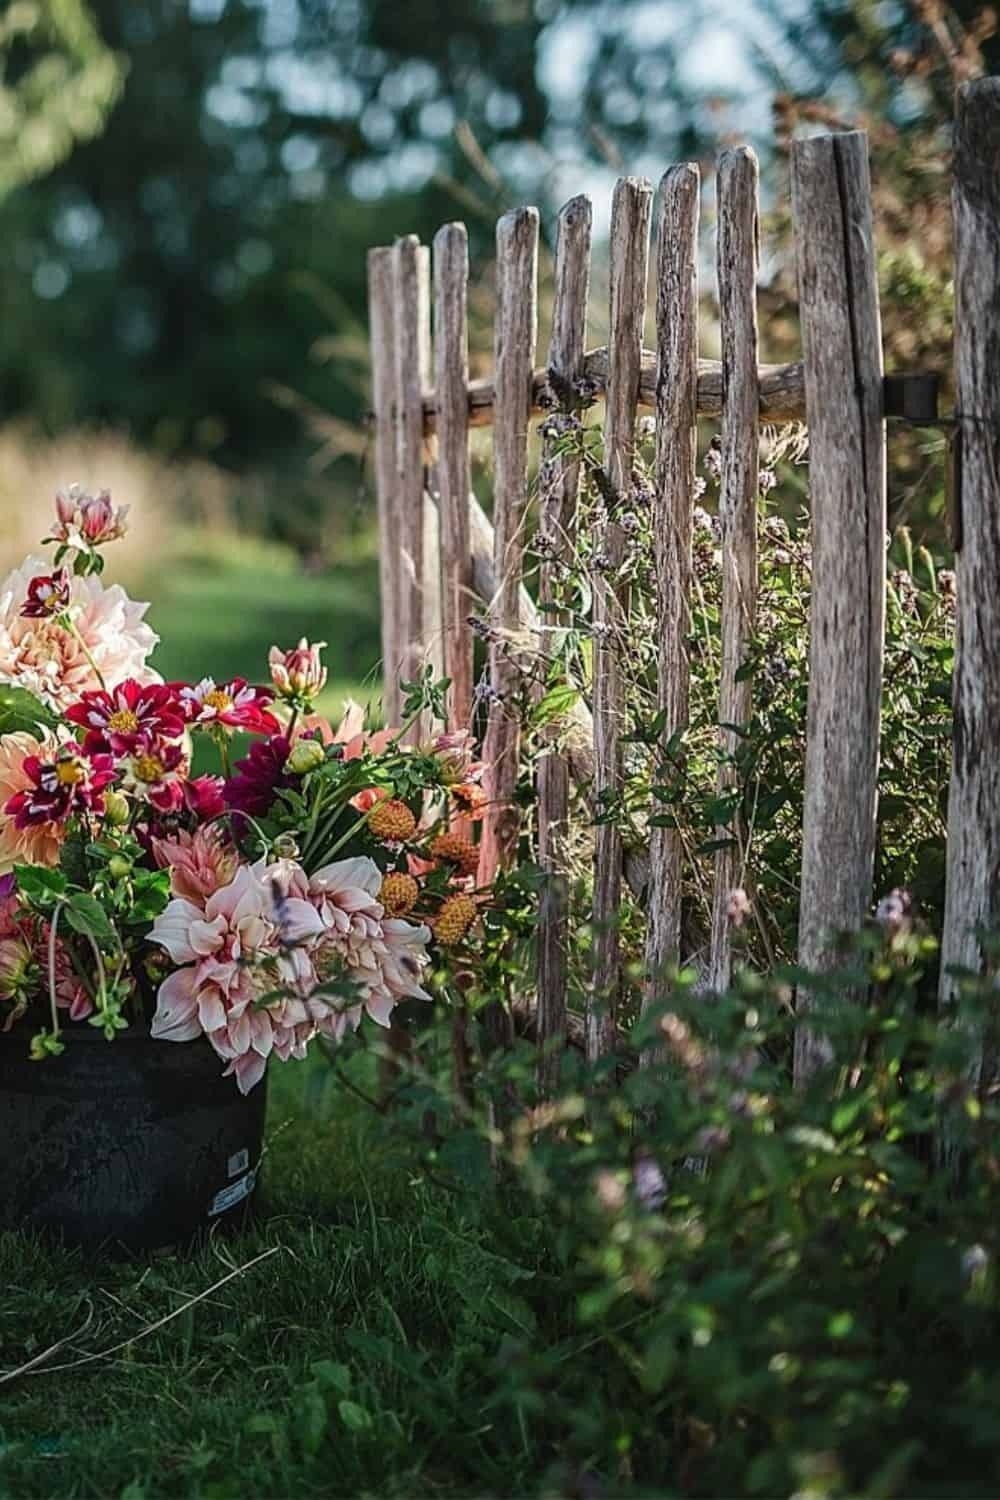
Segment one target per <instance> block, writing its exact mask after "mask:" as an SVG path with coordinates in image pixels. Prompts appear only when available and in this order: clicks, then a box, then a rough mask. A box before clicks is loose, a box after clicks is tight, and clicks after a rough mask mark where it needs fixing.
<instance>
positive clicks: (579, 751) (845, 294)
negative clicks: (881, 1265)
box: [369, 79, 1000, 1077]
mask: <svg viewBox="0 0 1000 1500" xmlns="http://www.w3.org/2000/svg"><path fill="white" fill-rule="evenodd" d="M757 176H758V174H757V163H756V160H755V158H754V155H753V153H752V152H751V151H749V150H748V149H745V148H736V149H731V150H727V151H725V152H724V153H723V154H722V156H721V158H720V161H719V164H718V176H717V204H718V235H717V273H718V296H719V309H720V323H721V339H722V359H721V362H718V363H716V362H713V361H710V360H702V359H699V357H698V264H699V262H698V231H699V201H700V180H699V171H698V168H697V167H696V166H694V165H692V164H683V165H679V166H674V167H671V168H670V169H669V170H668V171H667V172H666V174H665V175H664V177H663V179H662V182H661V184H660V190H659V204H658V212H657V215H656V218H657V231H656V260H655V284H656V306H655V326H656V348H655V351H652V352H650V351H647V350H645V349H644V348H643V343H642V332H643V323H644V317H645V312H646V306H645V301H646V289H647V280H648V275H647V272H648V262H649V247H650V228H651V220H652V217H653V212H652V210H653V193H652V189H651V187H650V185H649V184H648V183H647V182H645V181H643V180H640V179H636V178H631V177H626V178H623V179H622V180H621V181H620V182H619V183H618V185H617V187H616V189H615V193H614V199H613V206H612V217H611V232H610V307H609V332H608V343H607V347H606V348H602V349H597V350H593V351H591V352H587V351H586V326H587V301H588V283H589V268H590V251H591V208H590V203H589V201H588V200H587V199H586V198H583V197H580V198H574V199H573V200H572V201H571V202H570V203H568V204H567V205H566V206H565V208H564V209H563V210H562V212H561V214H560V215H559V222H558V238H557V245H556V253H555V271H554V301H553V306H552V326H551V332H550V339H549V345H548V354H547V364H546V366H545V367H544V368H542V369H537V368H536V365H537V362H538V361H537V356H536V338H537V321H538V315H537V290H536V288H537V270H538V266H537V262H538V237H539V218H538V213H537V211H536V210H535V209H532V208H521V209H516V210H514V211H513V212H511V213H508V214H506V215H505V216H504V217H503V218H502V219H501V220H500V221H499V223H498V225H497V237H496V250H497V254H496V275H497V286H496V314H495V367H494V373H493V378H492V379H491V380H479V381H474V382H470V380H469V373H468V332H467V285H468V247H467V237H466V231H465V228H464V226H463V225H461V224H448V225H446V226H445V227H444V228H443V229H441V230H440V231H439V233H438V234H437V236H436V237H435V240H434V246H433V256H432V257H431V256H430V255H429V254H428V251H427V249H426V248H425V247H423V246H421V245H419V244H418V242H417V241H416V239H415V238H413V237H412V236H411V237H408V238H405V239H402V240H400V241H398V242H397V243H396V244H395V245H394V246H392V247H391V248H380V249H375V250H372V251H371V252H370V256H369V289H370V308H371V337H372V356H373V359H372V363H373V377H374V378H373V388H374V389H373V402H374V415H375V460H376V464H375V469H376V484H377V494H378V508H379V521H380V528H381V552H380V556H381V567H382V599H383V657H384V663H385V681H386V690H385V691H386V705H385V706H386V715H387V719H388V720H389V721H390V722H393V721H397V720H398V712H399V696H398V691H399V690H398V686H397V684H398V679H399V677H400V676H401V675H403V676H406V675H410V674H411V673H412V671H413V669H414V667H415V666H417V665H419V663H420V662H421V661H423V660H426V659H428V658H431V659H434V660H435V661H436V662H437V663H438V664H440V665H441V666H443V668H444V671H445V672H446V673H447V675H448V676H449V677H450V678H451V681H452V688H451V694H450V714H451V720H452V724H453V725H454V726H465V725H468V724H469V722H470V716H471V714H472V709H473V632H472V630H471V629H470V626H469V623H468V617H469V614H470V608H471V606H472V603H473V601H474V600H480V601H484V602H485V603H486V604H487V605H488V608H489V612H490V624H491V626H492V627H493V630H492V632H491V635H492V638H493V641H494V644H493V645H492V647H491V649H490V657H489V676H490V686H491V687H492V689H493V690H494V691H493V693H492V694H491V695H490V706H489V714H488V723H487V728H486V740H485V759H486V761H487V763H488V772H487V775H488V785H487V791H488V798H489V807H488V813H487V817H486V819H485V823H484V828H483V835H482V844H481V864H480V876H481V878H482V880H483V881H484V882H485V881H487V880H489V879H491V878H492V876H493V875H494V873H495V872H496V870H497V869H499V868H502V867H503V866H504V865H506V864H508V863H509V862H510V861H511V859H512V858H513V856H514V852H515V848H516V844H517V840H518V833H519V819H518V812H517V808H516V806H515V805H514V797H513V794H514V788H515V780H516V775H517V765H518V748H519V744H518V741H519V733H520V731H519V725H518V720H517V718H516V716H515V715H513V714H511V713H510V712H506V711H505V707H504V700H505V697H506V696H508V695H509V693H510V690H511V689H512V687H514V686H515V681H514V679H515V678H516V674H517V670H518V669H517V666H516V663H515V661H514V659H513V657H512V654H511V652H510V651H509V650H508V649H507V646H506V642H507V641H509V639H510V638H511V637H512V636H514V635H523V634H524V632H531V633H533V634H534V636H535V638H536V639H537V642H538V649H539V650H540V651H541V652H542V653H546V652H547V651H548V650H550V649H551V648H550V641H551V633H552V632H553V631H556V630H558V629H559V627H560V625H561V624H562V623H563V621H562V620H561V619H560V618H559V616H558V614H557V613H555V612H554V610H553V605H554V603H555V601H556V597H557V596H556V590H555V576H556V569H557V568H558V567H559V564H560V562H561V560H562V559H561V558H560V555H559V549H560V548H561V547H568V546H569V543H570V540H571V538H572V536H573V531H574V526H575V509H576V499H577V488H578V474H577V472H576V467H575V465H574V463H573V462H572V461H571V460H563V459H560V458H559V457H558V455H553V454H549V455H548V456H547V461H548V464H549V466H550V467H549V472H550V473H551V472H552V469H553V466H555V471H556V473H557V481H558V482H556V483H554V484H548V485H547V486H546V487H545V489H544V491H543V495H542V498H541V501H540V504H541V507H542V510H543V514H542V515H541V516H540V524H541V526H542V528H543V529H544V531H545V533H546V534H547V536H549V537H551V538H554V539H556V550H555V552H554V553H552V554H550V555H549V556H548V557H543V559H542V563H541V568H540V578H539V585H538V605H536V604H535V603H534V602H533V600H532V599H531V597H529V595H528V593H527V592H526V590H525V588H524V585H523V581H522V573H523V565H524V550H525V540H524V539H525V531H526V521H527V519H528V513H529V505H530V503H531V496H530V491H529V482H528V436H529V427H530V423H531V421H532V419H533V417H534V416H535V415H536V414H537V413H539V412H540V410H541V407H540V400H541V398H542V393H543V391H544V390H545V389H546V388H548V386H549V383H550V380H551V382H552V384H553V385H555V386H556V387H557V388H558V387H559V385H560V383H561V382H566V381H570V382H572V381H576V380H579V379H581V378H589V380H590V381H591V382H593V385H594V387H595V389H596V390H597V391H598V392H599V393H600V395H601V396H602V397H603V400H604V403H605V415H604V453H605V460H604V462H605V470H606V474H607V479H608V481H609V493H614V494H617V495H623V494H625V493H626V492H627V491H628V489H629V487H630V484H631V476H632V460H633V445H634V441H635V438H634V434H635V428H636V418H637V413H638V410H639V408H640V407H651V408H652V409H653V411H654V413H655V425H656V444H655V475H656V483H655V520H654V547H655V572H656V581H657V594H658V622H659V640H658V643H657V649H658V706H659V710H660V721H661V722H662V729H661V733H662V742H663V746H664V748H665V747H666V746H667V745H668V743H669V742H670V740H671V738H672V737H673V736H674V735H675V734H676V733H677V732H678V731H680V730H682V729H683V728H684V726H685V721H686V716H687V710H688V663H687V656H686V648H685V641H686V637H687V634H688V624H689V611H690V598H691V588H692V576H691V570H692V564H691V547H692V512H693V506H694V497H695V492H696V486H695V461H696V439H697V424H698V420H699V418H702V417H710V418H714V419H716V420H717V421H718V422H719V424H720V441H721V462H722V473H721V486H720V516H721V528H722V543H721V554H722V567H723V603H722V619H721V636H722V676H721V688H720V701H719V723H720V726H727V727H725V728H720V736H721V738H722V740H723V743H724V744H727V743H728V745H729V746H730V747H732V745H733V744H734V742H735V736H736V734H737V733H738V729H739V726H741V725H744V724H746V723H747V722H748V721H749V719H750V716H751V712H752V699H751V692H752V684H751V682H750V680H749V678H747V677H746V676H744V674H742V673H741V672H740V667H741V665H742V663H743V662H744V660H745V659H746V655H747V651H748V648H749V645H750V642H751V638H752V636H753V632H754V622H755V607H756V597H757V495H758V430H759V424H760V423H761V422H767V423H782V422H787V421H790V420H801V419H802V418H805V420H806V421H807V424H808V430H809V469H810V476H809V477H810V508H811V541H812V556H813V562H812V569H813V583H812V604H811V628H810V655H809V704H808V726H807V751H806V764H805V788H804V809H805V810H804V825H803V853H802V871H801V919H800V930H799V959H800V962H801V963H802V964H803V965H804V966H807V967H810V968H818V969H822V968H823V967H824V966H827V965H828V964H829V963H830V961H831V956H832V953H833V945H832V937H833V935H834V934H836V933H840V932H843V931H850V930H855V929H857V928H858V927H859V926H860V925H861V923H862V921H863V920H864V919H865V916H866V914H867V913H868V912H869V911H870V909H871V902H872V895H873V893H872V878H873V858H874V848H875V822H876V784H877V774H878V756H879V724H880V707H881V696H882V661H883V638H884V616H885V592H886V546H887V535H886V492H885V441H886V439H885V416H886V410H887V407H886V401H885V392H886V390H887V389H888V385H887V383H886V382H884V380H883V369H882V347H881V335H880V315H879V298H878V287H877V279H876V264H875V251H874V229H873V222H872V218H873V216H872V204H871V193H870V185H869V169H868V153H867V139H866V137H865V135H864V134H863V133H860V132H853V133H846V134H835V135H818V136H814V137H812V138H809V139H804V140H800V141H798V142H796V143H795V145H794V147H793V152H792V211H793V221H794V231H795V245H796V258H797V267H798V283H799V308H800V319H801V330H802V361H801V363H796V364H789V365H781V366H766V365H765V366H761V365H760V364H759V360H758V333H757V305H756V283H757V272H758V255H759V233H758V185H757ZM954 207H955V271H956V275H955V285H956V299H955V361H956V371H955V386H956V412H955V415H954V418H953V419H952V422H951V426H952V430H953V448H954V451H955V455H956V472H957V476H958V497H959V498H958V506H957V517H958V520H957V526H956V530H957V534H956V536H955V544H956V552H957V562H956V572H957V591H958V606H957V607H958V654H957V664H956V671H955V689H954V701H955V732H954V756H953V772H952V786H951V799H950V813H949V847H948V890H947V904H946V915H945V930H944V942H943V960H944V977H943V979H942V999H943V1001H947V1000H948V999H949V998H950V996H951V992H952V984H953V981H952V980H951V978H950V977H949V974H948V970H949V969H950V968H951V966H953V965H959V966H962V967H964V968H967V969H971V970H980V969H981V968H982V966H983V962H984V959H983V954H982V952H981V949H980V944H979V939H978V935H977V934H978V933H979V931H980V930H981V929H982V928H985V927H992V928H994V929H996V928H998V927H1000V80H997V79H987V80H982V81H978V82H975V83H970V84H967V85H965V86H963V88H962V89H961V90H960V93H959V96H958V104H957V113H956V125H955V160H954ZM431 260H433V293H432V289H431ZM432 303H433V321H434V360H433V380H432V378H431V375H432V364H431V355H430V345H431V335H430V322H431V316H430V315H431V306H432ZM900 385H902V388H903V391H904V406H905V392H906V382H905V381H904V382H898V381H897V382H896V389H897V391H898V389H899V388H900ZM485 424H492V427H493V455H494V499H493V519H492V524H491V522H490V521H489V520H488V519H487V518H486V516H485V515H484V513H483V511H482V510H481V508H480V507H479V505H478V504H477V502H476V500H475V499H474V497H472V494H471V488H470V475H469V429H470V427H471V426H481V425H485ZM602 525H603V531H602V535H601V536H600V537H599V538H598V539H597V543H598V545H599V547H600V549H601V551H603V552H604V553H605V554H606V555H607V556H609V557H610V558H611V560H612V562H613V561H614V559H615V558H616V557H618V556H620V553H621V547H622V533H621V529H620V526H619V517H618V515H617V514H616V510H615V507H614V505H613V504H612V505H609V506H608V507H607V517H606V520H605V521H604V522H603V523H602ZM613 576H614V571H613V569H612V570H611V572H610V573H607V572H605V571H603V570H602V571H599V572H595V574H594V577H593V588H594V603H593V616H594V621H595V624H596V625H597V626H598V627H599V628H598V630H597V631H596V632H595V645H594V663H593V694H592V700H591V702H590V705H589V712H588V711H586V710H585V711H584V713H583V715H582V717H583V719H584V720H585V721H586V724H587V729H588V742H585V743H583V744H582V745H578V746H577V747H576V748H570V749H568V750H560V749H558V748H557V747H554V748H553V751H552V753H551V754H548V755H546V756H544V757H543V758H542V760H541V763H540V769H539V773H538V785H537V795H538V842H539V855H540V861H541V864H542V867H543V870H544V871H545V872H546V877H547V879H546V885H545V888H544V890H543V894H542V898H541V903H540V912H539V939H538V987H537V1033H538V1038H539V1042H540V1044H541V1046H542V1048H543V1056H544V1057H549V1056H550V1055H551V1052H552V1046H551V1044H552V1042H553V1039H555V1038H557V1037H559V1036H560V1035H561V1034H564V1033H565V1028H566V992H567V968H566V920H567V918H566V889H565V860H564V852H563V851H564V846H565V841H566V833H567V818H568V816H569V808H570V801H571V799H570V796H569V788H570V782H571V778H572V779H574V780H575V781H577V782H578V783H579V782H584V783H586V784H587V785H589V786H591V787H592V791H593V797H594V800H595V802H598V803H599V801H600V799H601V798H602V797H603V796H605V795H606V794H608V793H613V792H614V791H615V789H616V788H617V787H618V785H619V784H620V780H621V776H622V747H621V744H620V742H619V726H620V722H621V717H622V702H621V696H622V679H621V665H620V661H619V659H618V656H617V654H616V651H615V647H614V643H613V642H614V633H615V631H614V627H615V623H616V621H617V620H619V619H620V617H621V613H622V611H624V610H627V609H628V598H627V596H626V595H625V594H624V593H623V592H622V591H621V590H620V588H619V587H618V586H616V585H615V584H614V583H613V582H610V581H609V579H611V578H613ZM602 626H606V627H609V628H608V629H606V630H602V629H601V628H600V627H602ZM728 726H733V727H728ZM723 761H724V758H723ZM727 774H729V773H728V772H727V771H726V770H725V769H724V770H723V771H722V772H720V775H721V776H722V777H723V778H724V777H725V776H726V775H727ZM594 838H595V847H594V895H593V924H594V932H595V946H594V954H593V985H592V1003H591V1006H590V1010H589V1013H588V1015H587V1018H586V1028H585V1034H586V1046H587V1051H588V1054H589V1055H590V1056H591V1057H592V1058H598V1057H600V1056H602V1055H604V1054H605V1053H606V1052H607V1051H608V1050H609V1048H610V1047H611V1046H612V1044H613V1040H614V1023H615V997H616V995H617V993H618V990H619V987H620V973H619V968H620V954H619V950H618V936H617V921H616V918H617V915H618V909H619V905H620V901H621V893H622V880H623V859H622V848H621V843H620V838H619V834H618V832H617V830H616V828H615V827H614V825H613V824H612V823H610V822H599V823H598V825H597V827H596V830H595V834H594ZM716 858H717V868H716V879H715V890H714V901H713V916H712V926H711V952H710V959H709V971H710V978H711V981H712V984H713V985H715V986H719V987H721V986H723V985H725V983H726V982H727V980H728V978H729V975H730V969H731V961H732V959H731V949H730V943H731V924H730V922H729V921H728V920H727V913H726V907H727V901H728V897H729V893H730V890H731V888H732V887H733V885H734V884H735V883H736V879H737V875H738V869H737V864H736V860H737V859H738V854H737V852H736V851H734V850H733V849H730V848H726V849H722V850H720V851H719V852H718V854H717V856H716ZM683 861H684V851H683V847H682V843H681V840H680V837H679V835H678V834H677V832H676V831H674V830H672V829H670V828H668V827H662V828H656V829H655V830H654V832H653V834H652V841H651V847H650V850H649V871H648V939H647V955H646V956H647V961H648V969H649V972H650V974H657V973H659V972H661V971H662V970H663V969H664V968H665V967H666V966H668V965H669V964H671V963H672V962H676V961H677V960H678V958H679V957H681V956H682V955H681V953H680V943H681V886H682V875H683ZM800 1001H801V1003H804V1004H807V1003H808V996H806V995H803V996H802V997H800ZM823 1048H824V1043H823V1040H822V1038H820V1037H817V1036H813V1035H811V1034H810V1033H809V1032H808V1031H806V1030H803V1032H802V1033H801V1034H800V1037H799V1042H798V1054H797V1057H796V1072H797V1075H798V1076H799V1077H802V1076H805V1075H806V1074H808V1072H809V1071H810V1070H811V1069H812V1068H813V1067H814V1066H815V1065H816V1064H817V1063H818V1062H819V1061H821V1060H822V1057H823ZM546 1049H547V1050H546ZM992 1061H993V1060H987V1062H988V1064H989V1065H991V1064H992ZM546 1066H547V1064H546V1063H543V1068H545V1067H546Z"/></svg>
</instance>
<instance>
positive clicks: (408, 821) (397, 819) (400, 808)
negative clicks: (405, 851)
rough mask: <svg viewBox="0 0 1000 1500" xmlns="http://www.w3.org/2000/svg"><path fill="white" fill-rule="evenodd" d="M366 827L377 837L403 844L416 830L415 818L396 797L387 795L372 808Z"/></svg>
mask: <svg viewBox="0 0 1000 1500" xmlns="http://www.w3.org/2000/svg"><path fill="white" fill-rule="evenodd" d="M368 827H369V828H370V829H371V831H372V833H373V834H374V835H375V837H376V838H377V839H385V840H386V841H387V842H390V843H399V844H405V842H406V840H407V839H411V838H412V837H413V835H414V834H415V833H416V831H417V820H416V818H415V817H414V816H413V813H412V812H411V811H410V809H409V808H408V807H407V805H406V803H405V802H401V801H400V800H399V798H398V797H389V798H387V799H386V801H384V802H379V803H377V805H376V806H375V807H374V808H373V810H372V814H371V817H370V818H369V819H368Z"/></svg>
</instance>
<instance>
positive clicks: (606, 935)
mask: <svg viewBox="0 0 1000 1500" xmlns="http://www.w3.org/2000/svg"><path fill="white" fill-rule="evenodd" d="M652 198H653V190H652V188H651V186H650V184H649V183H648V182H647V181H646V180H645V179H644V178H636V177H623V178H621V179H620V180H619V181H618V183H617V184H616V185H615V191H614V198H613V200H612V205H611V243H610V248H609V260H610V313H609V323H608V377H607V389H606V406H605V413H604V472H605V475H606V477H607V493H608V496H609V498H607V499H606V500H605V503H604V504H603V506H602V507H601V510H600V512H599V516H598V520H597V523H596V526H595V530H594V547H593V563H592V572H591V587H592V590H593V598H594V603H593V626H594V649H593V704H592V707H593V714H594V793H595V799H596V803H597V807H598V811H599V812H601V811H602V810H604V809H607V808H609V807H610V804H611V802H612V800H613V799H614V797H615V796H616V795H617V793H618V792H619V791H620V790H621V779H622V776H621V733H622V719H623V715H624V675H623V671H622V654H623V652H624V651H625V650H626V648H627V631H628V609H629V593H628V589H627V588H626V587H625V586H624V585H623V584H622V582H621V580H620V577H619V575H620V573H621V571H622V562H623V560H624V543H625V534H624V532H623V531H622V528H621V512H622V511H623V510H625V509H627V508H628V504H629V496H630V493H631V490H632V483H633V480H632V464H633V459H634V453H635V420H636V415H637V411H638V405H639V381H640V378H641V375H642V325H643V318H644V316H645V311H646V279H647V275H648V272H649V221H650V209H651V205H652ZM621 899H622V841H621V834H620V833H619V830H618V827H617V823H616V822H615V821H614V820H613V819H610V818H603V819H602V820H601V821H599V822H598V824H597V828H596V831H595V837H594V895H593V928H594V954H593V978H592V986H593V988H592V993H591V996H590V1001H589V1005H588V1009H587V1017H586V1020H587V1055H588V1057H589V1058H590V1059H591V1060H592V1061H593V1060H595V1059H597V1058H599V1057H603V1056H606V1055H608V1054H609V1053H610V1052H611V1051H613V1049H614V1046H615V1035H616V1032H615V1017H616V1015H617V1012H618V1000H619V991H620V988H621V952H620V944H619V934H618V925H619V922H620V920H621Z"/></svg>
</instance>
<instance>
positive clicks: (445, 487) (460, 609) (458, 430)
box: [434, 224, 472, 729]
mask: <svg viewBox="0 0 1000 1500" xmlns="http://www.w3.org/2000/svg"><path fill="white" fill-rule="evenodd" d="M468 283H469V237H468V235H467V233H466V229H465V225H464V224H445V225H444V226H443V228H441V229H439V230H438V232H437V234H436V235H435V236H434V354H435V385H434V393H435V399H436V403H437V445H438V462H437V478H438V495H439V497H440V498H439V510H440V525H441V586H442V605H443V608H442V615H443V623H444V671H445V675H446V676H447V677H449V678H450V679H451V690H450V698H449V710H450V712H449V727H451V728H455V729H468V728H469V725H470V723H471V720H472V632H471V630H470V629H469V627H468V625H467V624H466V619H467V617H468V614H469V611H470V609H471V607H472V547H471V543H470V540H469V391H468V385H469V333H468V322H467V300H468Z"/></svg>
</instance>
